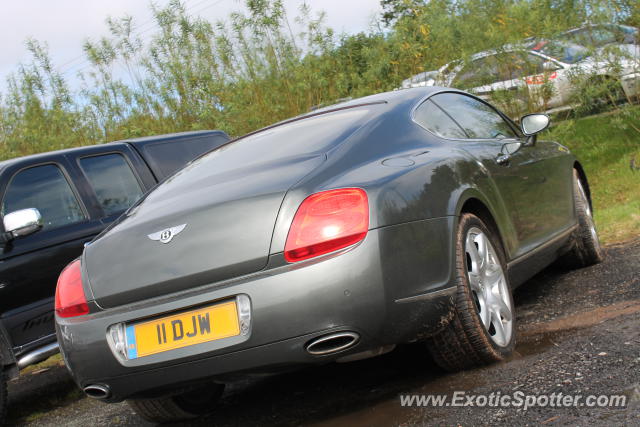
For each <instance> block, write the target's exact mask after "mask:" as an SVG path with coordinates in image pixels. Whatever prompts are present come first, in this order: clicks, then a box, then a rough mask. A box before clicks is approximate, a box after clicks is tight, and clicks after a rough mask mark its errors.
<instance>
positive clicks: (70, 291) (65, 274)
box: [56, 260, 89, 317]
mask: <svg viewBox="0 0 640 427" xmlns="http://www.w3.org/2000/svg"><path fill="white" fill-rule="evenodd" d="M56 313H57V314H58V316H60V317H75V316H82V315H84V314H87V313H89V306H88V305H87V297H86V296H85V295H84V289H82V271H81V269H80V260H75V261H73V262H72V263H71V264H69V265H68V266H67V267H65V269H64V270H62V273H60V277H59V278H58V286H57V287H56Z"/></svg>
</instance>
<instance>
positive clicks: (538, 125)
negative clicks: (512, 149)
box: [520, 114, 551, 145]
mask: <svg viewBox="0 0 640 427" xmlns="http://www.w3.org/2000/svg"><path fill="white" fill-rule="evenodd" d="M550 124H551V119H550V118H549V116H547V115H546V114H527V115H526V116H522V118H521V119H520V128H521V129H522V133H523V134H525V136H526V137H527V142H526V143H525V145H534V144H535V143H536V135H537V134H539V133H540V132H542V131H543V130H545V129H546V128H548V127H549V125H550Z"/></svg>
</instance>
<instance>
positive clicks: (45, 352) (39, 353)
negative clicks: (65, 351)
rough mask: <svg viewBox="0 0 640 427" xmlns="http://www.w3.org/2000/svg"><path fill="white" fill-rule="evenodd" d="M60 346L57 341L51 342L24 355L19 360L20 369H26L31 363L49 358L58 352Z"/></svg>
mask: <svg viewBox="0 0 640 427" xmlns="http://www.w3.org/2000/svg"><path fill="white" fill-rule="evenodd" d="M59 351H60V348H59V347H58V343H57V342H53V343H51V344H47V345H45V346H44V347H40V348H37V349H35V350H33V351H32V352H30V353H27V354H26V355H24V356H22V357H21V358H20V359H19V360H18V363H17V365H18V369H24V368H26V367H27V366H29V365H34V364H36V363H38V362H42V361H43V360H47V359H48V358H49V357H51V356H53V355H54V354H56V353H58V352H59Z"/></svg>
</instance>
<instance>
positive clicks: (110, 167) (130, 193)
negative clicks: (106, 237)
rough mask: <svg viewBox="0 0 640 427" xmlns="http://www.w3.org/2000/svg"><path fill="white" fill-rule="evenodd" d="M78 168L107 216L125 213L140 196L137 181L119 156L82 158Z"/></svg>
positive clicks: (108, 155)
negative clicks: (87, 180)
mask: <svg viewBox="0 0 640 427" xmlns="http://www.w3.org/2000/svg"><path fill="white" fill-rule="evenodd" d="M80 167H82V170H83V171H84V173H85V175H86V176H87V178H88V179H89V183H90V184H91V186H92V187H93V190H94V191H95V193H96V196H97V197H98V201H99V202H100V206H102V210H103V211H104V213H105V215H107V216H109V215H113V214H116V213H119V212H123V211H125V210H126V209H128V208H129V207H130V206H131V205H133V204H134V203H135V202H136V201H137V200H138V199H139V198H140V196H142V188H141V187H140V184H139V183H138V180H137V179H136V177H135V175H134V174H133V171H132V170H131V168H130V167H129V164H128V163H127V161H126V160H125V159H124V157H122V155H120V154H105V155H102V156H92V157H84V158H82V159H80Z"/></svg>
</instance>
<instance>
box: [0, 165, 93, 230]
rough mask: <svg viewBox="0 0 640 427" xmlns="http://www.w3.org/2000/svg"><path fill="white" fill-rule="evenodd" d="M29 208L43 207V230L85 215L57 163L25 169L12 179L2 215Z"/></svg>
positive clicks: (80, 219) (3, 203)
mask: <svg viewBox="0 0 640 427" xmlns="http://www.w3.org/2000/svg"><path fill="white" fill-rule="evenodd" d="M29 208H36V209H38V211H40V215H42V221H43V227H42V228H43V230H52V229H55V228H59V227H64V226H65V225H71V224H75V223H78V222H81V221H83V220H85V219H86V217H85V215H84V213H83V212H82V209H81V208H80V203H79V202H78V199H77V198H76V196H75V194H74V193H73V190H72V189H71V186H70V185H69V183H68V182H67V180H66V178H65V177H64V175H63V174H62V171H61V170H60V168H58V167H57V166H55V165H42V166H36V167H32V168H29V169H25V170H22V171H20V172H18V173H17V174H16V175H15V176H14V177H13V179H12V180H11V182H10V184H9V187H8V188H7V192H6V194H5V196H4V200H3V202H2V215H3V216H4V215H6V214H9V213H11V212H15V211H17V210H20V209H29Z"/></svg>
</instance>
